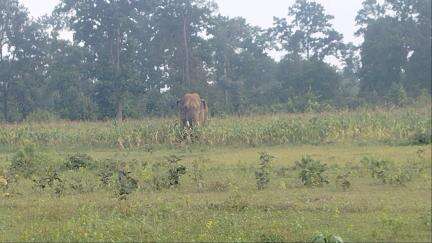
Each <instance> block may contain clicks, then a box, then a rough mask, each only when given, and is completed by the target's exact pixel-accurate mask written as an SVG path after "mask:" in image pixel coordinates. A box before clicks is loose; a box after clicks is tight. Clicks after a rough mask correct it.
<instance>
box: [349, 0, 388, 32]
mask: <svg viewBox="0 0 432 243" xmlns="http://www.w3.org/2000/svg"><path fill="white" fill-rule="evenodd" d="M385 14H386V7H385V6H384V5H382V4H380V3H379V2H378V1H377V0H364V1H363V3H362V8H361V9H360V10H359V11H358V12H357V16H356V19H355V20H356V24H357V26H359V29H358V30H357V31H356V33H355V34H356V35H357V36H361V35H363V34H364V32H365V31H366V27H367V25H368V24H369V22H371V21H374V20H377V19H379V18H382V17H384V16H385Z"/></svg>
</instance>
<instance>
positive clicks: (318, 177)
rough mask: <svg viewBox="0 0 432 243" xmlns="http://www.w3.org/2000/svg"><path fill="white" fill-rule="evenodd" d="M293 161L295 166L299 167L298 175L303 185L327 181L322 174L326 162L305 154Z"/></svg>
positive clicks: (325, 168)
mask: <svg viewBox="0 0 432 243" xmlns="http://www.w3.org/2000/svg"><path fill="white" fill-rule="evenodd" d="M295 163H296V168H298V169H300V175H299V177H300V180H301V181H302V183H303V185H305V186H322V185H323V184H324V183H329V182H328V180H327V177H326V176H325V175H324V172H325V171H326V170H327V165H326V164H322V163H321V162H320V161H319V160H314V159H312V158H311V157H310V156H305V157H303V158H302V159H301V160H300V161H296V162H295Z"/></svg>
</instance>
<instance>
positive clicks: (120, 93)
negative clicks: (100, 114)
mask: <svg viewBox="0 0 432 243" xmlns="http://www.w3.org/2000/svg"><path fill="white" fill-rule="evenodd" d="M115 42H116V43H115V51H114V53H115V56H114V69H115V75H114V76H115V78H116V79H117V80H115V82H116V83H118V82H121V81H120V80H119V79H120V47H121V33H120V27H119V28H118V29H117V31H116V33H115ZM115 92H116V93H117V114H116V119H117V122H119V123H122V122H123V90H122V85H118V87H117V89H116V91H115Z"/></svg>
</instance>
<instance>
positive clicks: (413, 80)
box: [0, 0, 431, 122]
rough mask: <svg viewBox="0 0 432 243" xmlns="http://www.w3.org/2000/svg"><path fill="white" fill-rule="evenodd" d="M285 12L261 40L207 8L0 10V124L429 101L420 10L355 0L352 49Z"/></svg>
mask: <svg viewBox="0 0 432 243" xmlns="http://www.w3.org/2000/svg"><path fill="white" fill-rule="evenodd" d="M287 13H288V14H287V16H278V17H275V18H274V25H273V26H272V27H271V28H269V29H263V28H260V27H257V26H252V25H250V24H248V23H247V22H246V20H245V19H243V18H229V17H226V16H222V15H220V14H219V13H218V7H217V5H216V4H215V3H214V2H211V1H207V0H62V1H61V2H60V4H59V5H58V6H57V7H56V8H55V10H54V11H53V12H52V14H50V15H49V16H44V17H41V18H39V19H34V18H32V17H31V16H30V15H29V12H28V10H27V9H26V8H25V7H23V6H22V5H21V4H20V3H19V2H18V0H0V121H3V122H16V121H22V120H25V119H27V118H28V117H29V116H38V115H41V116H43V115H45V116H47V115H48V114H49V115H50V116H55V117H58V118H61V119H69V120H96V119H111V118H117V119H118V120H121V119H123V118H140V117H148V116H169V115H173V114H175V113H176V105H175V104H176V100H177V99H178V98H179V97H180V96H181V95H182V94H183V93H184V92H188V91H197V92H199V93H200V94H201V96H203V97H205V98H206V99H207V101H208V103H209V105H210V112H211V114H212V115H218V116H219V115H225V114H247V113H255V112H277V111H283V112H303V111H311V110H314V111H321V110H326V109H334V108H336V109H337V108H354V107H358V106H361V105H365V104H379V105H386V104H391V105H397V106H400V105H404V104H406V103H409V102H410V101H412V100H415V99H417V98H418V97H425V96H426V97H430V95H431V0H385V1H377V0H365V1H364V2H363V7H362V9H360V10H359V12H358V15H357V17H356V23H357V26H356V29H355V30H353V31H356V32H355V33H356V35H357V36H359V37H361V39H362V43H361V44H360V45H355V44H353V43H344V42H343V36H342V34H341V33H339V32H338V31H336V30H335V29H334V27H333V26H332V24H331V22H332V19H333V18H334V17H333V16H331V15H328V14H327V13H326V11H325V9H324V7H323V6H322V5H320V4H318V3H316V2H314V1H310V0H297V1H296V2H295V3H294V4H293V5H292V6H291V7H290V8H289V9H288V11H287ZM65 32H67V33H72V34H73V40H67V39H65V38H62V36H63V35H64V33H65ZM271 51H273V52H274V51H278V52H279V53H283V57H282V58H281V60H276V59H275V58H274V57H273V56H272V55H270V54H269V53H270V52H271ZM335 63H337V65H336V64H335Z"/></svg>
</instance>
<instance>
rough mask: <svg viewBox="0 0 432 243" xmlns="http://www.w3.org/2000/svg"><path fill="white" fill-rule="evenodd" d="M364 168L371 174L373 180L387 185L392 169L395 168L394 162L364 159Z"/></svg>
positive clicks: (362, 161) (362, 162)
mask: <svg viewBox="0 0 432 243" xmlns="http://www.w3.org/2000/svg"><path fill="white" fill-rule="evenodd" d="M360 163H361V164H363V166H364V167H366V169H367V170H368V171H369V172H370V173H371V176H372V178H375V179H378V180H380V181H381V182H382V183H386V182H387V179H388V174H389V171H390V168H391V167H393V166H394V164H393V162H392V161H388V160H382V159H375V158H371V157H364V158H363V159H362V160H361V162H360Z"/></svg>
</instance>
